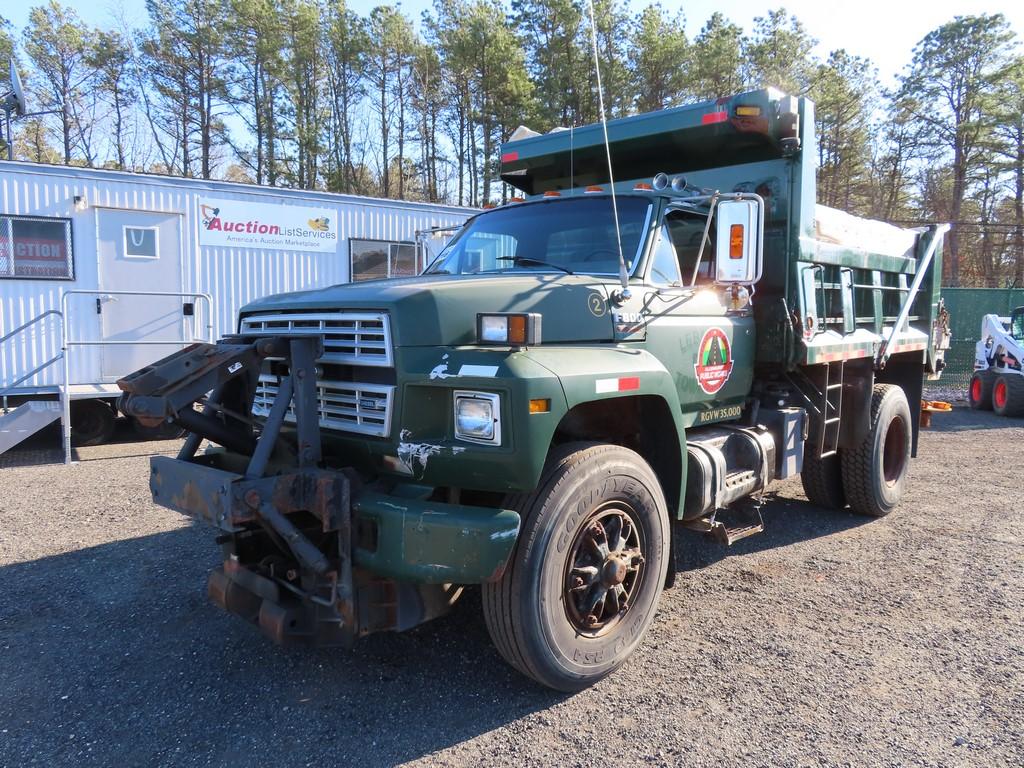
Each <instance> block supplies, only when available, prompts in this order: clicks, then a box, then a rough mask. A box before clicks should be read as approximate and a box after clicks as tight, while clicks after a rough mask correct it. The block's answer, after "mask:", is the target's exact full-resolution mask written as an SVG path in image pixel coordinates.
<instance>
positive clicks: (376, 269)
mask: <svg viewBox="0 0 1024 768" xmlns="http://www.w3.org/2000/svg"><path fill="white" fill-rule="evenodd" d="M348 243H349V256H350V259H351V268H352V280H353V281H359V280H379V279H381V278H386V277H412V276H413V275H418V274H419V273H420V269H421V265H420V263H419V262H420V259H419V249H418V248H417V247H416V244H415V243H406V242H388V241H386V240H349V241H348Z"/></svg>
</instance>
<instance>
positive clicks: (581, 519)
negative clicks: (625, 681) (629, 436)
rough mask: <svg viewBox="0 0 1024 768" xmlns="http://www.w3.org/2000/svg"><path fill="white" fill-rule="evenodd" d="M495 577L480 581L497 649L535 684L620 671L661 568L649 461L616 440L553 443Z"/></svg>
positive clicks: (650, 607)
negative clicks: (505, 562)
mask: <svg viewBox="0 0 1024 768" xmlns="http://www.w3.org/2000/svg"><path fill="white" fill-rule="evenodd" d="M507 506H509V507H511V508H514V509H516V510H517V511H519V513H520V514H521V515H522V520H523V521H522V526H521V529H520V532H519V538H518V540H517V542H516V547H515V549H514V550H513V553H512V557H511V558H510V560H509V564H508V567H507V568H506V569H505V573H504V574H503V575H502V577H501V579H500V580H499V581H497V582H495V583H490V584H485V585H484V587H483V606H484V618H485V620H486V623H487V629H488V631H489V632H490V635H491V639H492V640H493V641H494V644H495V646H496V647H497V649H498V652H499V653H500V654H501V655H502V657H504V659H505V660H506V661H507V662H508V663H509V664H511V665H512V666H513V667H515V668H516V669H518V670H519V671H520V672H522V673H523V674H525V675H527V676H529V677H531V678H533V679H534V680H536V681H537V682H539V683H541V684H542V685H546V686H548V687H550V688H555V689H557V690H560V691H579V690H582V689H583V688H586V687H587V686H590V685H593V684H594V683H596V682H597V681H598V680H601V679H602V678H604V677H606V676H607V675H609V674H611V673H612V672H614V671H615V670H616V669H618V668H619V667H620V666H621V665H622V664H623V663H624V662H625V661H626V659H627V658H628V657H629V655H630V654H631V653H632V652H633V651H634V650H635V649H636V647H637V646H638V645H639V644H640V641H641V640H642V639H643V636H644V633H645V632H646V631H647V628H648V627H649V626H650V624H651V621H652V620H653V618H654V612H655V610H656V609H657V604H658V598H659V596H660V595H661V590H662V585H663V584H664V583H665V576H666V572H667V570H668V557H669V542H670V539H671V536H670V530H669V518H668V508H667V504H666V503H665V497H664V495H663V493H662V490H661V486H660V484H659V483H658V480H657V478H656V477H655V475H654V472H653V471H652V470H651V468H650V466H648V464H647V463H646V462H645V461H644V460H643V459H642V458H641V457H640V456H639V455H638V454H636V453H634V452H633V451H630V450H628V449H626V448H622V447H620V446H615V445H604V444H587V443H575V444H572V445H568V446H563V447H561V448H559V449H557V450H556V452H555V453H554V454H553V456H552V457H551V459H550V460H549V461H548V465H547V467H546V468H545V471H544V474H543V476H542V478H541V482H540V484H539V486H538V488H537V489H536V490H535V491H533V492H531V493H527V494H520V495H517V496H514V497H512V498H510V499H509V500H508V502H507Z"/></svg>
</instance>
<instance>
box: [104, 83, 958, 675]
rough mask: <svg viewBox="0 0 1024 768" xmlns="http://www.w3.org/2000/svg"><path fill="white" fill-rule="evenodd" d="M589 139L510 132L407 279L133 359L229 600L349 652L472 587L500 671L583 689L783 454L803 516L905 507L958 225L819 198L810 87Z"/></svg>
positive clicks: (752, 502) (144, 414) (748, 507)
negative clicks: (914, 226) (458, 215)
mask: <svg viewBox="0 0 1024 768" xmlns="http://www.w3.org/2000/svg"><path fill="white" fill-rule="evenodd" d="M607 134H608V142H607V146H606V144H605V141H604V135H603V131H602V127H601V126H600V125H595V126H587V127H583V128H576V129H572V130H563V131H557V132H552V133H549V134H545V135H538V134H532V133H530V132H528V131H519V132H517V134H516V135H515V137H514V138H515V139H516V140H515V141H510V142H508V143H507V144H506V145H505V146H503V148H502V156H501V176H502V178H503V179H504V180H505V181H506V182H508V183H509V184H511V185H512V186H513V187H515V188H516V189H518V190H521V192H522V193H524V195H525V198H524V199H522V200H513V201H511V202H509V203H507V204H505V205H502V206H500V207H497V208H496V209H494V210H488V211H484V212H482V213H480V214H479V215H477V216H475V217H474V218H472V219H470V220H469V221H468V222H467V223H466V225H465V226H464V227H463V228H462V229H461V231H460V232H459V233H458V234H457V235H456V236H455V237H454V238H453V240H452V241H451V243H450V244H449V245H448V246H447V248H446V249H445V250H444V251H443V252H442V253H441V254H440V255H439V256H438V258H437V259H436V261H434V262H433V264H431V265H430V266H429V267H428V268H427V270H426V271H425V273H424V274H423V275H421V276H419V277H415V278H410V279H402V280H382V281H374V282H366V283H358V284H352V285H339V286H335V287H332V288H327V289H323V290H314V291H307V292H301V293H292V294H287V295H281V296H274V297H271V298H267V299H263V300H260V301H257V302H254V303H253V304H250V305H249V306H247V307H245V308H244V309H243V311H242V312H241V316H240V318H239V324H238V329H237V333H236V334H235V335H233V336H231V337H228V338H225V339H223V340H222V341H221V342H219V343H218V344H215V345H204V344H199V345H194V346H192V347H189V348H187V349H185V350H182V351H181V352H179V353H177V354H175V355H172V356H170V357H168V358H165V359H164V360H161V361H159V362H157V363H155V364H154V365H152V366H149V367H147V368H145V369H143V370H141V371H138V372H136V373H135V374H132V375H131V376H129V377H127V378H125V379H124V380H122V381H121V382H120V384H121V388H122V389H123V390H124V395H123V396H122V401H121V408H122V410H124V411H125V412H126V413H129V414H131V415H133V416H135V417H136V418H138V419H140V420H141V421H143V422H147V421H148V422H149V423H154V424H156V423H160V422H163V421H171V422H175V423H177V424H179V425H181V426H183V427H185V428H187V429H188V430H189V431H190V433H191V434H190V435H189V437H188V438H187V439H186V441H185V444H184V446H183V448H182V450H181V453H180V454H179V455H178V456H177V457H176V458H172V457H165V456H158V457H155V458H153V459H152V468H151V469H152V476H151V487H152V492H153V498H154V499H155V500H156V502H157V503H159V504H162V505H164V506H167V507H170V508H172V509H176V510H179V511H181V512H183V513H185V514H188V515H192V516H195V517H197V518H200V519H203V520H206V521H207V522H209V523H210V524H212V525H213V526H216V527H217V528H219V529H220V531H221V534H220V538H219V541H220V542H221V544H222V546H223V550H224V562H223V565H222V566H221V567H220V568H218V569H217V570H216V571H214V572H213V573H212V575H211V577H210V580H209V594H210V596H211V598H212V599H213V600H214V601H215V602H216V603H217V604H219V605H221V606H223V607H224V608H226V609H227V610H228V611H231V612H233V613H236V614H238V615H240V616H242V617H244V618H245V619H247V620H250V621H252V622H254V623H256V624H258V625H259V626H260V627H261V628H262V629H263V630H264V631H265V632H266V633H267V634H268V635H270V636H271V637H272V638H274V639H276V640H277V641H280V642H283V643H284V642H308V643H316V644H341V645H346V644H350V643H352V642H354V641H355V640H356V639H357V638H359V637H361V636H364V635H367V634H370V633H373V632H377V631H383V630H404V629H407V628H410V627H413V626H415V625H417V624H420V623H421V622H423V621H426V620H428V619H431V618H433V617H435V616H438V615H440V614H442V613H444V612H445V611H447V610H448V609H449V607H450V606H451V605H452V604H453V603H454V601H455V600H457V599H458V598H459V596H460V595H461V594H462V593H463V591H464V589H465V588H466V587H467V586H470V585H480V588H481V592H482V602H483V610H484V616H485V619H486V623H487V627H488V629H489V631H490V634H491V637H492V638H493V640H494V643H495V645H496V646H497V648H498V650H499V652H500V653H501V655H502V656H503V657H504V658H505V659H506V660H507V661H508V662H509V664H511V665H512V666H513V667H515V668H516V669H518V670H520V671H521V672H522V673H524V674H526V675H528V676H530V677H532V678H534V679H535V680H537V681H539V682H540V683H542V684H544V685H547V686H551V687H553V688H557V689H562V690H576V689H580V688H582V687H584V686H587V685H589V684H592V683H593V682H595V681H596V680H599V679H600V678H602V677H603V676H605V675H608V674H609V673H611V672H612V671H613V670H615V669H616V668H617V667H618V666H619V665H621V664H622V663H623V662H624V661H625V660H626V658H627V657H628V656H629V655H630V654H631V653H632V652H633V650H634V649H635V648H636V647H637V645H638V644H639V643H640V642H641V640H642V638H643V636H644V633H645V631H646V629H647V627H648V626H649V625H650V623H651V621H652V619H653V617H654V614H655V609H656V607H657V605H658V598H659V595H660V594H661V592H662V590H663V589H664V588H666V587H668V586H671V585H672V583H673V581H674V578H675V575H676V573H677V572H678V571H680V570H681V568H682V564H681V563H680V562H679V558H680V552H679V551H678V549H677V548H676V547H674V546H673V539H674V536H673V534H674V532H675V531H677V530H678V529H679V528H681V527H682V528H689V529H695V530H698V531H703V532H706V533H709V534H711V535H713V536H715V537H717V538H718V539H719V540H721V541H723V542H725V543H731V542H732V541H735V540H736V539H738V538H741V537H743V536H747V535H750V534H753V533H757V532H758V531H760V530H762V520H761V507H762V503H763V498H764V494H765V491H766V490H767V489H768V487H769V485H770V484H771V482H772V481H773V480H776V479H780V478H786V477H790V476H794V475H796V474H800V475H801V476H802V478H803V485H804V488H805V489H806V492H807V495H808V497H809V498H810V499H811V501H812V502H813V503H814V504H816V505H818V506H820V507H829V508H837V509H838V508H843V507H846V506H849V507H850V508H851V509H852V510H853V511H855V512H858V513H863V514H866V515H876V516H877V515H885V514H888V513H889V512H890V511H891V510H892V509H893V508H894V507H895V506H896V505H897V504H898V503H899V501H900V498H901V496H902V495H903V492H904V488H905V481H906V477H907V470H908V465H909V462H910V458H911V457H912V456H913V455H914V453H915V451H916V446H917V435H918V426H919V418H920V405H919V404H920V402H921V390H922V382H923V380H924V379H925V378H927V377H936V376H938V374H939V373H940V371H941V369H942V366H943V351H944V349H945V347H946V345H947V344H948V340H949V333H948V323H947V317H946V314H945V311H944V310H943V308H942V304H941V301H940V298H939V280H940V275H941V269H940V257H941V242H942V234H943V231H944V227H932V228H928V229H924V230H903V229H898V228H896V227H892V226H889V225H886V224H883V223H880V222H871V221H865V220H862V219H857V218H855V217H853V216H850V215H847V214H844V213H842V212H839V211H835V210H831V209H827V208H824V207H822V206H820V205H817V204H816V201H815V158H816V156H817V152H816V147H815V137H814V114H813V105H812V103H811V102H810V101H808V100H806V99H802V98H794V97H790V96H786V95H783V94H780V93H778V92H775V91H772V90H757V91H751V92H748V93H743V94H739V95H737V96H733V97H731V98H726V99H720V100H717V101H712V102H706V103H701V104H695V105H692V106H686V107H680V108H676V109H669V110H665V111H661V112H656V113H652V114H645V115H638V116H636V117H630V118H625V119H621V120H615V121H612V122H610V123H608V125H607ZM609 155H610V158H611V164H612V167H613V170H614V192H615V194H614V195H613V194H612V192H613V187H612V181H611V179H610V175H609V160H608V156H609ZM204 439H205V440H207V441H209V443H210V444H211V445H210V447H208V448H206V449H205V450H203V451H200V450H199V448H200V447H201V444H203V445H205V443H203V440H204Z"/></svg>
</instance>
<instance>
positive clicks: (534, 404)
mask: <svg viewBox="0 0 1024 768" xmlns="http://www.w3.org/2000/svg"><path fill="white" fill-rule="evenodd" d="M550 411H551V399H550V398H548V397H538V398H534V399H533V400H531V401H530V413H549V412H550Z"/></svg>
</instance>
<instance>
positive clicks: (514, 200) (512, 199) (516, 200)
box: [508, 197, 526, 203]
mask: <svg viewBox="0 0 1024 768" xmlns="http://www.w3.org/2000/svg"><path fill="white" fill-rule="evenodd" d="M508 201H509V202H510V203H525V202H526V198H525V197H510V198H509V199H508Z"/></svg>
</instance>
